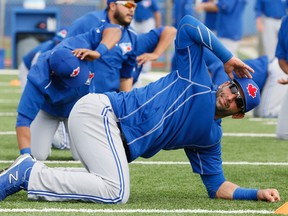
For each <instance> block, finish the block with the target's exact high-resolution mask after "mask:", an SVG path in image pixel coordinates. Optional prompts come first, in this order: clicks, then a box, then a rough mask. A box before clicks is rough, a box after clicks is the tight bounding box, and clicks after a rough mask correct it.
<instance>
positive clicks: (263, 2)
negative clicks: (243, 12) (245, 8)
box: [255, 0, 288, 19]
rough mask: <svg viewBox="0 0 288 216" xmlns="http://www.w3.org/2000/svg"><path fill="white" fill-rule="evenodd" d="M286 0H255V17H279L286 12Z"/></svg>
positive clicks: (287, 2) (287, 4) (287, 3)
mask: <svg viewBox="0 0 288 216" xmlns="http://www.w3.org/2000/svg"><path fill="white" fill-rule="evenodd" d="M287 6H288V1H287V0H257V1H256V4H255V12H256V17H259V16H262V15H264V16H266V17H271V18H275V19H281V18H282V17H283V16H285V15H286V14H287V12H286V10H287Z"/></svg>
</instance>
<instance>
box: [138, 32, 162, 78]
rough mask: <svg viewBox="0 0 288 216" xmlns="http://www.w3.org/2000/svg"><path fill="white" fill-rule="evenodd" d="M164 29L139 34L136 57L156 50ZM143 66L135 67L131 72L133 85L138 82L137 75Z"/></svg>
mask: <svg viewBox="0 0 288 216" xmlns="http://www.w3.org/2000/svg"><path fill="white" fill-rule="evenodd" d="M163 29H164V27H159V28H156V29H153V30H151V31H149V32H148V33H145V34H139V35H138V37H137V48H136V55H137V56H139V55H142V54H144V53H151V52H153V51H154V49H155V48H156V46H157V44H158V42H159V39H160V35H161V33H162V31H163ZM142 68H143V66H142V65H141V66H138V65H136V66H135V69H134V70H133V83H136V82H137V81H138V78H139V75H140V73H141V71H142Z"/></svg>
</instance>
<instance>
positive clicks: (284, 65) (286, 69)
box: [278, 59, 288, 75]
mask: <svg viewBox="0 0 288 216" xmlns="http://www.w3.org/2000/svg"><path fill="white" fill-rule="evenodd" d="M278 64H279V66H280V68H281V69H282V71H283V72H284V73H286V74H287V75H288V62H287V61H286V60H285V59H279V60H278Z"/></svg>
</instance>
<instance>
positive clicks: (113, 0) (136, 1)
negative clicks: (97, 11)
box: [107, 0, 142, 5]
mask: <svg viewBox="0 0 288 216" xmlns="http://www.w3.org/2000/svg"><path fill="white" fill-rule="evenodd" d="M116 1H117V0H107V5H109V4H110V3H111V2H116ZM140 1H142V0H134V2H135V3H138V2H140Z"/></svg>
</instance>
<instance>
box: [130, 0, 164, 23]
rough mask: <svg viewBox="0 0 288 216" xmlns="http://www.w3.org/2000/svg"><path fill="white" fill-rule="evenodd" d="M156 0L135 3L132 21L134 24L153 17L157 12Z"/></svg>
mask: <svg viewBox="0 0 288 216" xmlns="http://www.w3.org/2000/svg"><path fill="white" fill-rule="evenodd" d="M159 10H160V9H159V7H158V5H157V2H156V0H142V1H141V2H138V3H137V7H136V10H135V14H134V20H135V21H136V22H143V21H145V20H148V19H150V18H153V17H154V13H155V12H157V11H159Z"/></svg>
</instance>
